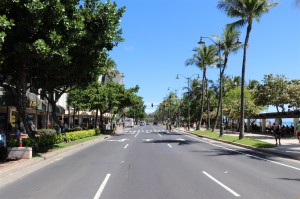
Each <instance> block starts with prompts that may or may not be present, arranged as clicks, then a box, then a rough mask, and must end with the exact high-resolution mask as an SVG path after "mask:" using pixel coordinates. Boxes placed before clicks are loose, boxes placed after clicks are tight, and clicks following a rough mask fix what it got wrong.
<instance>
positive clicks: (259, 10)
mask: <svg viewBox="0 0 300 199" xmlns="http://www.w3.org/2000/svg"><path fill="white" fill-rule="evenodd" d="M277 4H278V3H277V2H271V1H269V0H221V1H219V2H218V8H220V9H221V10H224V11H225V12H226V13H227V15H228V16H229V17H232V18H236V17H237V18H240V19H239V20H238V21H236V22H233V23H231V24H228V25H227V26H228V27H230V28H235V27H238V28H240V27H244V26H245V25H247V31H246V37H245V41H244V53H243V64H242V82H241V100H240V101H241V108H240V110H241V114H240V117H241V118H240V123H241V124H240V126H241V128H240V135H239V138H240V139H242V138H243V137H244V125H243V122H244V118H245V93H244V91H245V88H244V87H245V73H246V56H247V48H248V43H249V37H250V32H251V30H252V22H253V19H256V21H259V20H260V17H261V16H262V15H263V14H265V13H267V12H268V11H269V10H270V9H271V8H273V7H274V6H276V5H277Z"/></svg>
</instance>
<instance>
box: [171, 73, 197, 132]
mask: <svg viewBox="0 0 300 199" xmlns="http://www.w3.org/2000/svg"><path fill="white" fill-rule="evenodd" d="M179 75H180V76H182V77H183V78H185V79H187V80H188V93H189V92H190V79H191V78H192V77H194V76H196V75H197V79H199V74H194V75H192V76H190V77H185V76H183V75H181V74H177V76H176V79H179ZM188 130H190V99H189V98H188Z"/></svg>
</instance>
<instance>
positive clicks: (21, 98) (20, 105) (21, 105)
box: [16, 65, 35, 138]
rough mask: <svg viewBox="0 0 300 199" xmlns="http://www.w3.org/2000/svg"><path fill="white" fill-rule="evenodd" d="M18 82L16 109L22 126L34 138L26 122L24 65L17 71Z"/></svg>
mask: <svg viewBox="0 0 300 199" xmlns="http://www.w3.org/2000/svg"><path fill="white" fill-rule="evenodd" d="M18 80H19V81H18V83H17V85H16V86H17V92H16V94H17V99H18V102H17V107H16V108H17V111H18V113H19V115H20V118H21V120H22V122H23V125H24V128H25V131H26V133H27V134H28V136H29V137H30V138H35V136H34V135H33V134H32V132H31V129H30V128H29V125H28V122H27V110H26V108H27V96H26V92H27V81H26V66H25V65H23V66H21V69H20V71H19V73H18Z"/></svg>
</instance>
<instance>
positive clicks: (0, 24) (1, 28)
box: [0, 15, 14, 60]
mask: <svg viewBox="0 0 300 199" xmlns="http://www.w3.org/2000/svg"><path fill="white" fill-rule="evenodd" d="M13 25H14V23H13V21H9V20H7V17H6V15H0V49H1V46H2V43H3V42H4V39H5V36H6V33H5V31H6V30H7V29H10V28H11V27H12V26H13ZM1 58H2V56H1V54H0V60H1Z"/></svg>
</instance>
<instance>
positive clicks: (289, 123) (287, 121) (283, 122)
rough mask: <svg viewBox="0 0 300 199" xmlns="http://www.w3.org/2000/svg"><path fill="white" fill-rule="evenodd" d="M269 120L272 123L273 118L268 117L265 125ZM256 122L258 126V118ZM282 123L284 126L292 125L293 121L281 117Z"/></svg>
mask: <svg viewBox="0 0 300 199" xmlns="http://www.w3.org/2000/svg"><path fill="white" fill-rule="evenodd" d="M269 122H271V123H272V124H273V123H274V122H275V119H268V120H267V121H266V123H267V125H268V124H269ZM256 123H257V125H258V126H259V125H260V120H257V121H256ZM282 125H285V126H291V125H293V126H294V122H293V120H291V119H282Z"/></svg>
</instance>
